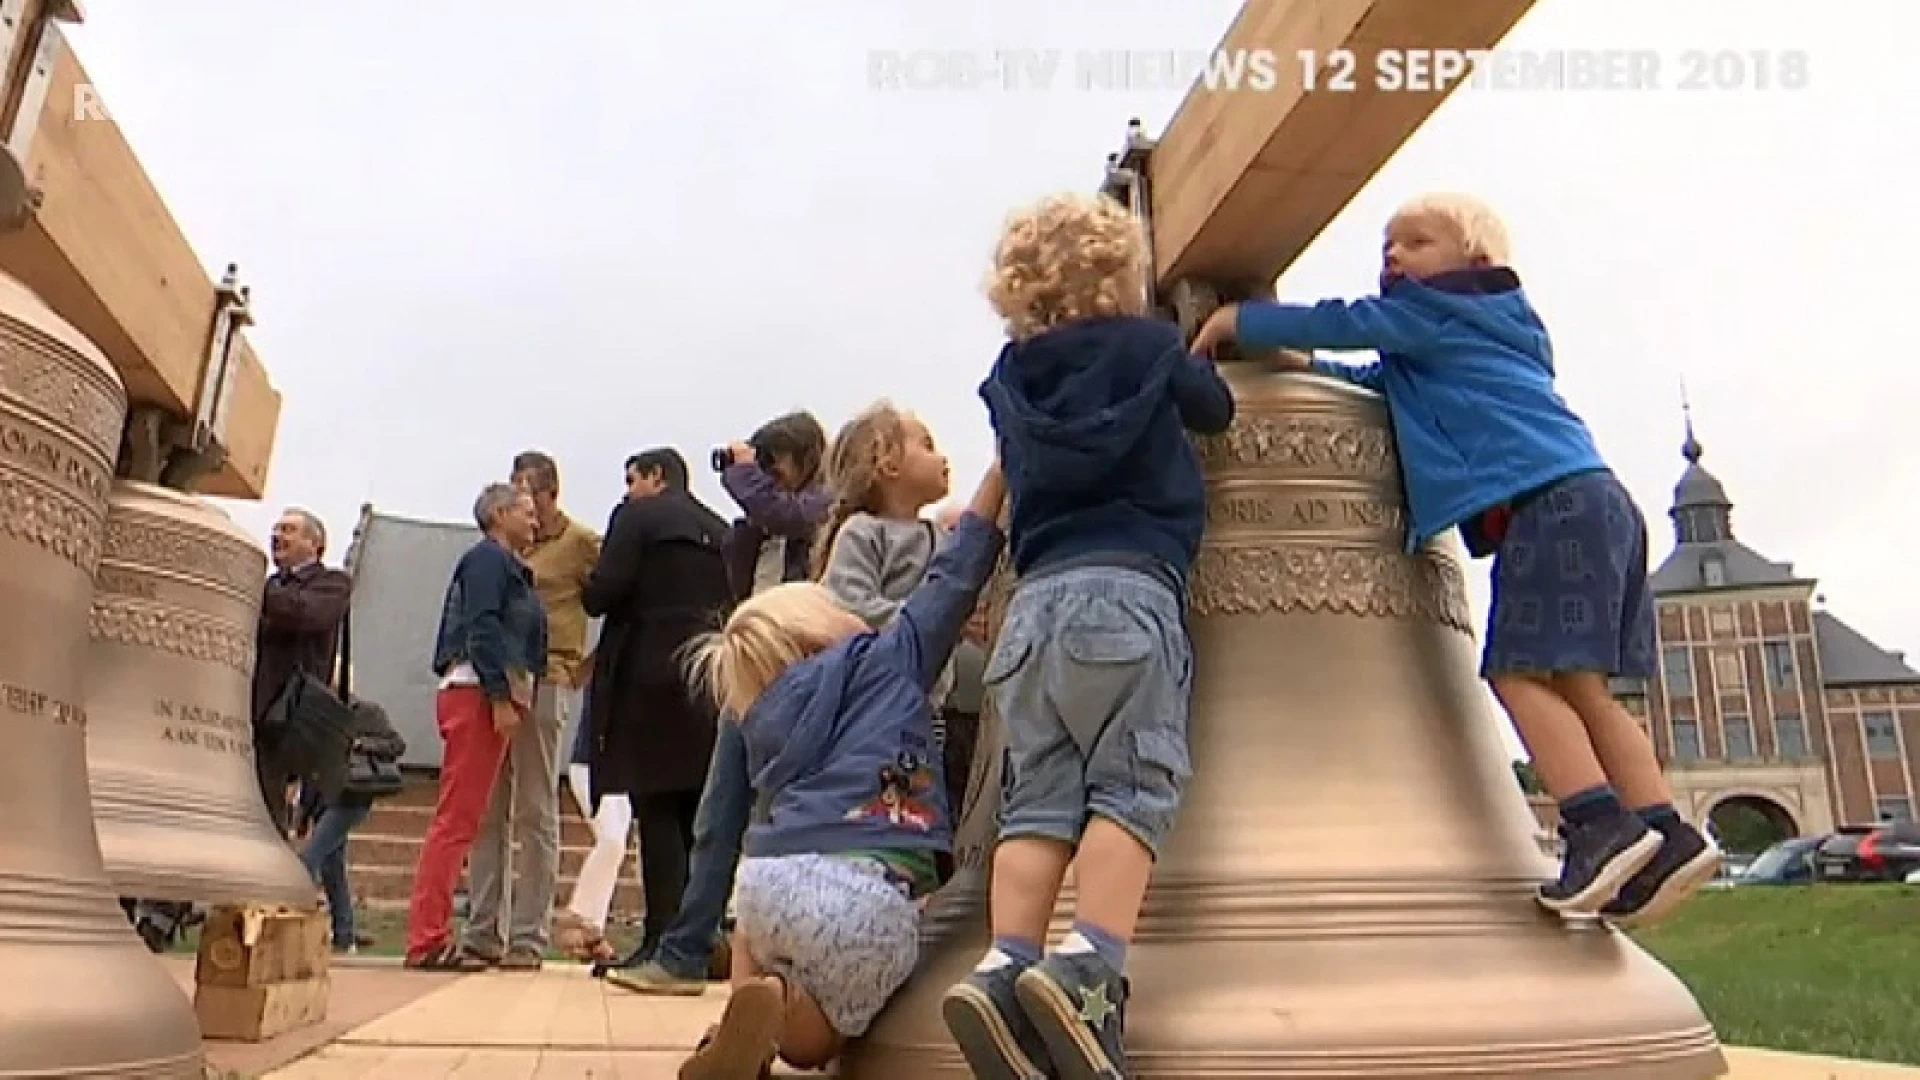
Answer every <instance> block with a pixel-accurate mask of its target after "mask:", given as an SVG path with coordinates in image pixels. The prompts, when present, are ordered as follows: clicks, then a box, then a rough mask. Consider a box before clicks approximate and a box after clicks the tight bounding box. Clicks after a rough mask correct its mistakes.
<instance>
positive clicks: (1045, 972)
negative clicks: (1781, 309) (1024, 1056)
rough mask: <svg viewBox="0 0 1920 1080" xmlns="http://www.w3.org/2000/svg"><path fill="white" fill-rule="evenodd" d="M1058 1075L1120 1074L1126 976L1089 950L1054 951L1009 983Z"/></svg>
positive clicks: (1117, 1078)
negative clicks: (1042, 1042) (1083, 951)
mask: <svg viewBox="0 0 1920 1080" xmlns="http://www.w3.org/2000/svg"><path fill="white" fill-rule="evenodd" d="M1014 991H1015V993H1017V994H1018V995H1019V997H1020V1005H1021V1007H1022V1008H1023V1009H1024V1010H1025V1012H1026V1014H1027V1018H1028V1019H1030V1020H1032V1021H1033V1026H1034V1028H1035V1029H1036V1030H1038V1031H1039V1033H1040V1038H1041V1040H1042V1041H1044V1042H1045V1043H1046V1046H1047V1054H1048V1056H1049V1057H1051V1058H1052V1059H1053V1062H1054V1065H1055V1066H1057V1067H1058V1069H1059V1071H1058V1072H1057V1073H1056V1074H1055V1075H1056V1076H1058V1077H1059V1080H1126V1077H1127V1053H1126V1048H1125V1047H1124V1046H1123V1045H1122V1037H1121V1031H1122V1028H1123V1027H1124V1025H1125V1015H1124V1014H1125V1011H1126V1007H1127V980H1126V979H1125V978H1123V977H1121V975H1120V973H1119V972H1117V971H1114V970H1113V969H1112V968H1110V967H1108V966H1107V963H1106V961H1104V960H1102V959H1100V957H1099V956H1098V955H1097V954H1095V953H1090V952H1089V953H1058V952H1057V953H1054V954H1053V955H1051V956H1049V957H1047V958H1046V959H1045V960H1042V961H1040V962H1039V963H1038V964H1035V965H1034V966H1032V967H1030V968H1028V969H1027V970H1025V971H1023V972H1021V973H1020V978H1019V980H1018V981H1017V982H1015V984H1014Z"/></svg>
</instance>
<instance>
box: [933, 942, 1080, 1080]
mask: <svg viewBox="0 0 1920 1080" xmlns="http://www.w3.org/2000/svg"><path fill="white" fill-rule="evenodd" d="M1020 971H1021V969H1020V968H1019V967H1017V966H1015V965H1014V964H1013V963H1012V962H1011V961H1006V962H1004V963H1002V964H1001V966H999V967H993V968H989V969H987V970H985V971H975V972H973V973H972V974H970V975H968V976H967V977H966V978H965V979H963V980H961V981H960V982H957V983H955V984H954V985H953V986H952V987H951V988H950V989H948V990H947V993H946V995H945V996H944V997H942V998H941V999H940V1016H941V1018H942V1019H944V1020H945V1021H946V1022H947V1031H949V1032H950V1033H952V1035H953V1042H954V1045H956V1046H958V1047H959V1048H960V1055H961V1056H962V1057H964V1058H966V1059H967V1068H968V1069H970V1070H971V1071H972V1072H973V1076H974V1080H1048V1078H1049V1077H1051V1076H1053V1075H1054V1071H1053V1063H1052V1062H1051V1061H1050V1060H1049V1059H1048V1057H1047V1047H1046V1044H1045V1043H1043V1042H1041V1041H1040V1033H1039V1032H1038V1031H1035V1030H1034V1027H1033V1023H1032V1021H1030V1020H1028V1019H1027V1014H1026V1010H1025V1009H1024V1008H1022V1007H1021V1005H1020V999H1019V998H1018V997H1017V996H1016V995H1015V993H1014V983H1015V982H1016V980H1017V979H1018V977H1019V975H1020Z"/></svg>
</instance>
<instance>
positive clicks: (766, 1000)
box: [680, 466, 1006, 1080]
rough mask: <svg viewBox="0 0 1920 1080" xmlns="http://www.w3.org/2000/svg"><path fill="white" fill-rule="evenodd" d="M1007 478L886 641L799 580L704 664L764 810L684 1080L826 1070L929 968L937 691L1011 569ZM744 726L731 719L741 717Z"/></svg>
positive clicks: (942, 870)
mask: <svg viewBox="0 0 1920 1080" xmlns="http://www.w3.org/2000/svg"><path fill="white" fill-rule="evenodd" d="M1005 493H1006V486H1005V484H1004V482H1003V481H1002V480H1001V478H1000V471H999V469H998V467H997V466H996V467H994V468H991V469H989V470H988V471H987V475H986V476H985V477H984V478H983V479H982V480H981V482H980V487H979V490H978V491H977V492H975V494H974V497H973V501H972V503H971V505H970V506H969V512H968V513H967V514H966V515H964V516H963V517H962V518H961V520H960V522H959V524H958V526H957V527H956V528H955V529H954V531H953V535H952V536H951V538H950V539H949V540H948V542H947V543H946V544H945V545H943V546H942V547H941V548H940V549H939V550H938V551H937V552H936V553H935V554H934V556H933V559H932V561H931V563H930V564H929V565H928V567H927V570H926V575H925V577H924V578H922V579H921V581H920V584H919V586H918V587H916V588H915V589H914V590H913V593H912V594H911V595H909V596H908V597H907V599H906V602H905V603H904V604H902V605H901V607H900V609H899V611H898V612H896V613H895V615H894V617H893V619H892V620H891V621H890V622H889V623H888V624H887V625H886V627H885V628H884V629H882V630H879V631H873V630H870V629H868V627H867V624H866V622H865V621H863V620H862V619H861V618H860V617H859V616H857V615H854V614H852V613H850V612H848V611H847V610H846V609H845V608H843V607H842V606H841V605H840V603H839V602H838V601H837V600H835V599H834V596H833V594H832V593H831V592H829V591H827V589H826V588H824V587H823V586H821V585H818V584H815V583H812V582H790V583H787V584H783V585H776V586H774V587H772V588H770V589H767V590H765V591H763V592H760V593H758V594H756V595H754V596H753V597H752V598H750V599H748V600H747V601H746V602H745V603H743V604H741V605H740V607H739V608H738V609H736V610H735V611H734V613H733V614H732V616H731V617H729V618H728V619H727V624H726V626H725V627H724V628H723V629H721V630H720V631H718V632H717V633H714V634H711V635H708V637H707V638H706V639H705V640H703V641H701V642H700V643H699V644H698V645H697V646H696V649H695V652H694V654H693V661H692V671H693V674H694V676H695V681H696V682H697V683H698V684H700V685H702V686H704V687H705V688H706V689H707V690H708V691H709V692H711V693H712V694H713V697H714V700H715V701H716V702H717V703H718V705H719V706H720V710H721V713H722V715H723V716H724V717H726V718H727V719H725V720H723V721H722V722H723V723H738V724H739V725H740V733H741V736H742V739H743V741H744V743H745V746H746V757H747V772H748V775H749V776H750V777H751V778H752V787H753V791H754V792H755V793H756V795H757V797H758V803H757V805H756V806H755V807H754V810H753V815H752V822H751V824H750V826H749V828H748V830H747V841H746V857H745V859H743V860H742V861H741V863H740V873H739V880H738V891H737V893H736V894H735V912H736V918H737V921H736V927H735V930H734V941H733V980H732V981H733V993H732V995H731V996H730V997H729V998H728V1001H727V1007H726V1011H725V1013H724V1014H723V1015H722V1017H721V1020H720V1023H719V1025H718V1026H717V1027H715V1028H714V1030H713V1031H711V1032H710V1033H709V1034H708V1037H707V1038H706V1039H705V1040H704V1041H703V1042H702V1044H701V1046H700V1047H699V1048H698V1049H697V1050H695V1052H694V1054H693V1056H692V1057H691V1058H689V1059H688V1060H687V1061H686V1062H685V1063H684V1064H683V1065H682V1066H681V1068H680V1078H681V1080H750V1078H753V1077H757V1076H768V1075H771V1065H772V1060H773V1058H774V1056H775V1054H776V1053H777V1054H778V1055H779V1056H780V1057H782V1058H784V1059H786V1061H787V1063H788V1064H791V1065H794V1066H796V1067H798V1068H802V1069H818V1068H820V1067H822V1066H824V1065H826V1064H827V1063H828V1062H830V1061H831V1060H833V1059H834V1058H835V1057H837V1056H838V1055H839V1053H840V1049H841V1047H842V1046H843V1045H844V1043H845V1041H846V1040H847V1039H849V1038H853V1037H856V1036H859V1035H863V1034H865V1033H866V1030H867V1027H868V1025H869V1024H871V1023H872V1022H873V1018H874V1017H875V1016H876V1015H877V1014H878V1013H879V1012H880V1009H881V1007H882V1006H884V1005H885V1004H886V1003H887V1000H888V998H890V997H892V996H893V992H894V991H895V990H897V989H899V987H900V984H902V983H904V982H905V981H906V980H907V976H909V975H911V974H912V973H913V969H914V965H915V963H916V962H917V961H918V958H919V948H920V921H919V920H920V904H919V901H921V900H922V899H924V898H925V897H927V896H928V895H930V894H931V893H932V892H933V891H934V890H935V889H936V888H938V887H939V886H940V885H941V884H942V883H943V882H944V881H945V880H946V878H947V877H948V876H949V874H950V873H951V870H952V848H953V823H952V818H951V814H950V812H949V805H950V804H949V801H948V796H947V792H946V790H945V784H944V782H943V781H942V779H941V770H940V752H939V748H938V747H937V745H936V744H935V741H934V734H933V706H932V701H931V699H930V698H929V696H928V694H929V691H931V690H932V688H933V685H934V682H935V681H936V680H937V679H939V677H940V673H941V671H942V670H944V669H945V668H946V666H947V659H948V657H949V656H950V655H951V654H952V652H953V648H954V646H955V645H956V644H958V643H959V641H960V636H961V634H962V632H963V631H964V629H965V627H966V623H967V620H968V618H969V617H970V616H971V615H972V613H973V609H974V605H975V603H976V601H977V600H978V599H979V595H980V590H981V588H982V587H984V586H985V585H986V582H987V578H988V577H989V576H990V575H991V574H992V573H993V568H994V566H995V564H996V562H997V561H998V559H999V557H1000V549H1001V547H1002V545H1003V542H1004V540H1003V537H1002V536H1001V534H1000V530H999V528H998V527H997V526H996V525H995V524H994V522H995V520H996V519H997V518H998V517H999V516H1000V509H1001V505H1002V503H1003V502H1004V501H1005ZM735 718H737V719H735Z"/></svg>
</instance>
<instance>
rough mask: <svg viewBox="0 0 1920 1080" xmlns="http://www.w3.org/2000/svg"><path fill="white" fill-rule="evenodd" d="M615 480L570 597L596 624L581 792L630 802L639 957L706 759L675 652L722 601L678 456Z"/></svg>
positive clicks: (680, 849)
mask: <svg viewBox="0 0 1920 1080" xmlns="http://www.w3.org/2000/svg"><path fill="white" fill-rule="evenodd" d="M627 481H628V483H627V490H628V498H627V500H626V502H624V503H622V504H621V505H620V507H619V508H617V509H616V510H615V511H614V513H613V519H612V520H611V521H610V522H608V524H607V533H606V540H605V541H604V543H603V544H602V546H601V550H600V562H599V564H598V565H597V566H595V567H594V570H593V573H592V575H591V576H590V577H589V578H588V580H587V585H586V588H585V590H584V591H583V592H582V595H581V599H582V602H583V603H584V605H585V606H586V609H587V614H589V615H595V616H601V617H603V618H604V619H605V622H604V623H603V624H602V626H601V632H600V644H599V646H598V648H597V649H596V650H595V657H594V668H593V677H592V678H593V693H592V695H590V697H591V703H590V705H589V711H588V715H587V723H590V724H592V725H593V735H592V739H593V743H592V749H591V756H592V764H591V766H590V768H591V770H592V775H593V797H594V799H595V800H596V801H597V800H599V799H600V798H603V797H604V796H606V795H609V794H613V793H620V792H624V793H625V794H626V795H627V796H628V798H629V799H630V800H631V801H632V804H633V812H634V818H635V819H636V820H637V821H638V822H639V826H640V878H641V889H642V891H643V892H644V893H645V895H646V904H647V912H646V919H645V924H644V925H645V934H644V937H643V939H642V942H641V948H642V949H643V950H647V949H651V948H652V946H653V945H654V944H655V943H656V942H657V941H658V940H659V938H660V935H661V934H663V933H665V932H666V928H667V927H668V926H670V925H672V923H673V917H674V915H675V914H676V913H677V912H678V911H679V908H680V893H681V891H682V890H683V889H684V888H685V887H686V878H687V854H688V852H689V850H690V849H691V848H692V846H693V819H694V814H695V812H696V811H697V810H698V809H699V807H700V791H701V788H702V787H704V786H705V784H706V778H707V763H708V759H709V758H711V757H712V755H713V738H714V724H715V715H714V709H713V706H712V704H711V702H709V701H707V700H705V695H703V694H700V693H698V692H697V691H696V690H694V689H693V688H692V687H690V686H689V685H688V683H687V679H686V675H685V671H684V666H683V664H682V662H681V655H680V654H681V650H682V649H683V648H684V647H685V646H686V644H687V643H688V642H689V641H691V640H693V639H694V638H695V637H698V636H699V635H700V634H703V633H705V632H707V631H709V630H714V629H718V628H719V627H720V625H721V624H722V623H723V622H724V621H725V619H726V615H727V609H728V607H729V606H730V605H731V602H732V594H731V590H730V589H729V587H728V583H727V568H726V560H725V558H724V556H723V555H722V545H723V543H724V541H725V538H726V533H727V523H726V522H725V521H724V520H722V519H721V518H720V516H719V515H718V514H715V513H714V512H713V511H712V510H710V509H708V508H707V507H706V506H705V505H704V504H702V503H701V502H700V501H699V500H698V499H696V498H694V497H693V494H692V493H691V492H690V491H688V490H687V465H686V461H685V459H683V458H682V457H681V456H680V454H679V453H678V452H677V451H674V450H667V449H662V450H649V451H646V452H645V453H640V454H635V455H634V456H633V457H632V458H631V459H629V460H628V462H627Z"/></svg>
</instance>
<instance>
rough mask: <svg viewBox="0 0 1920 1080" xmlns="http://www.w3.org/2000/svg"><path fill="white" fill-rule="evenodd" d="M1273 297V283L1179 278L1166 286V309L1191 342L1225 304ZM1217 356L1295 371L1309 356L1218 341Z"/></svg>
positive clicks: (1222, 359) (1225, 360)
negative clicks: (1250, 349) (1248, 350)
mask: <svg viewBox="0 0 1920 1080" xmlns="http://www.w3.org/2000/svg"><path fill="white" fill-rule="evenodd" d="M1273 298H1274V297H1273V283H1272V282H1269V281H1255V282H1211V281H1200V280H1197V279H1194V278H1181V279H1180V280H1178V281H1176V282H1174V283H1173V285H1172V287H1170V288H1168V289H1167V302H1166V309H1167V312H1168V314H1169V315H1170V316H1171V317H1172V318H1173V321H1174V322H1176V323H1178V324H1179V325H1180V332H1181V333H1182V334H1184V335H1186V338H1187V340H1188V341H1192V340H1193V337H1194V335H1195V334H1198V333H1199V332H1200V327H1201V326H1203V325H1205V324H1206V321H1207V319H1208V317H1210V316H1211V315H1212V314H1213V313H1214V312H1216V311H1218V310H1220V309H1221V308H1223V307H1225V306H1226V305H1228V304H1239V303H1245V302H1246V301H1248V300H1272V299H1273ZM1217 359H1218V361H1219V362H1220V363H1222V364H1238V363H1263V364H1266V365H1267V366H1269V367H1273V368H1277V369H1280V370H1284V371H1297V370H1300V369H1301V368H1304V367H1306V366H1307V362H1308V361H1309V360H1310V359H1312V358H1311V357H1309V356H1307V355H1306V354H1305V353H1297V352H1292V351H1289V350H1276V351H1273V352H1262V353H1252V354H1249V353H1246V352H1243V351H1241V349H1240V346H1239V343H1238V342H1233V341H1227V342H1222V343H1221V345H1220V351H1219V354H1218V356H1217Z"/></svg>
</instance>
